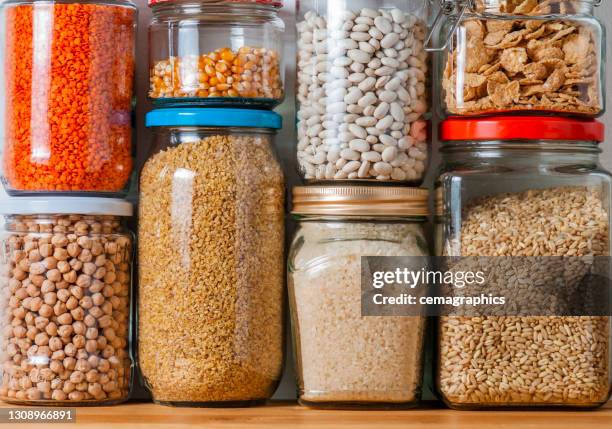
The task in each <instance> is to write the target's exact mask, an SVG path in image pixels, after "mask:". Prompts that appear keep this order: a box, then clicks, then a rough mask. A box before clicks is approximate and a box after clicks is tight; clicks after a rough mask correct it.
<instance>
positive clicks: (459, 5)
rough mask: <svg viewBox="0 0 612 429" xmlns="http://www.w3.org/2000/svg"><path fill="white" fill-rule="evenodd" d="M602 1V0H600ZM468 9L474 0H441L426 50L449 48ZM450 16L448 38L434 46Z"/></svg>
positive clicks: (428, 36)
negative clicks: (437, 35)
mask: <svg viewBox="0 0 612 429" xmlns="http://www.w3.org/2000/svg"><path fill="white" fill-rule="evenodd" d="M599 1H601V0H599ZM466 9H470V10H472V11H474V10H476V3H475V1H474V0H440V10H439V11H438V13H437V14H436V17H435V19H434V21H433V24H432V25H431V28H430V29H429V32H428V33H427V38H426V39H425V50H426V51H427V52H442V51H445V50H446V49H448V45H449V44H450V41H451V39H452V37H453V34H454V33H455V30H457V27H458V26H459V23H460V22H461V20H462V19H463V15H465V11H466ZM444 17H448V19H449V20H450V21H451V22H452V23H453V26H452V27H451V29H450V31H449V32H448V35H447V36H446V40H445V41H444V44H443V45H442V46H433V40H432V39H433V35H434V33H435V32H436V31H438V30H439V28H438V27H439V26H440V25H441V23H442V22H443V21H444V20H443V19H442V18H444Z"/></svg>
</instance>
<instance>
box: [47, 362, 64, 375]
mask: <svg viewBox="0 0 612 429" xmlns="http://www.w3.org/2000/svg"><path fill="white" fill-rule="evenodd" d="M49 368H50V369H51V371H53V372H54V373H56V374H59V373H60V371H61V370H63V369H64V366H63V365H62V363H61V362H60V361H59V360H52V361H51V363H50V364H49Z"/></svg>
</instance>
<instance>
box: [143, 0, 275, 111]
mask: <svg viewBox="0 0 612 429" xmlns="http://www.w3.org/2000/svg"><path fill="white" fill-rule="evenodd" d="M149 5H150V6H151V8H152V9H153V19H152V21H151V24H150V26H149V45H150V48H149V53H150V69H151V73H150V90H149V97H150V98H151V99H152V100H153V101H154V102H155V104H157V105H158V106H159V107H164V106H166V107H168V106H170V105H172V106H177V105H192V106H193V105H194V104H198V105H206V106H221V107H223V106H226V107H227V106H234V107H244V106H250V107H252V108H273V107H275V106H276V105H278V104H280V103H281V102H282V101H283V97H284V81H285V79H284V73H285V71H284V64H283V61H282V59H283V58H282V52H283V32H284V30H285V25H284V23H283V21H282V20H281V19H280V17H279V14H278V11H279V9H280V8H281V7H282V6H283V4H282V2H281V1H278V0H204V1H202V0H199V1H195V0H149Z"/></svg>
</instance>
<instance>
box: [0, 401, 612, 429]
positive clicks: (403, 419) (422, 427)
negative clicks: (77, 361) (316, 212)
mask: <svg viewBox="0 0 612 429" xmlns="http://www.w3.org/2000/svg"><path fill="white" fill-rule="evenodd" d="M0 407H2V408H8V407H11V406H10V405H6V404H2V405H0ZM76 415H77V421H76V424H74V423H73V424H57V423H56V424H41V423H38V424H25V423H21V424H3V425H0V427H1V428H9V427H11V428H14V429H32V428H36V429H41V428H43V427H44V428H49V429H64V428H66V429H76V428H104V429H133V428H147V429H153V428H164V429H166V428H168V429H174V428H196V427H197V428H207V429H208V428H211V429H229V428H232V429H243V428H250V429H279V428H308V429H311V428H312V429H332V428H339V429H342V428H346V429H362V428H363V429H365V428H368V429H369V428H403V429H416V428H418V429H433V428H436V429H437V428H440V429H442V428H443V429H484V428H487V429H489V428H494V429H510V428H511V429H547V428H551V429H552V428H554V429H563V428H571V429H612V402H610V403H608V404H607V405H606V406H605V407H603V408H601V409H599V410H595V411H505V412H501V411H452V410H447V409H443V408H439V407H435V406H427V407H423V408H419V409H413V410H407V411H333V410H329V411H327V410H311V409H307V408H303V407H300V406H297V405H295V404H294V403H290V402H276V403H273V404H270V405H267V406H262V407H254V408H235V409H220V408H171V407H165V406H161V405H154V404H150V403H128V404H124V405H118V406H114V407H98V408H77V412H76Z"/></svg>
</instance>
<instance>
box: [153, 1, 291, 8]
mask: <svg viewBox="0 0 612 429" xmlns="http://www.w3.org/2000/svg"><path fill="white" fill-rule="evenodd" d="M170 3H197V4H199V5H201V6H204V7H205V6H207V5H210V6H223V5H225V4H227V3H234V4H243V5H249V4H251V5H254V6H270V7H273V8H274V9H281V8H282V7H283V2H282V0H199V1H195V0H148V5H149V7H154V6H157V5H160V4H170Z"/></svg>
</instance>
